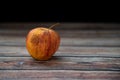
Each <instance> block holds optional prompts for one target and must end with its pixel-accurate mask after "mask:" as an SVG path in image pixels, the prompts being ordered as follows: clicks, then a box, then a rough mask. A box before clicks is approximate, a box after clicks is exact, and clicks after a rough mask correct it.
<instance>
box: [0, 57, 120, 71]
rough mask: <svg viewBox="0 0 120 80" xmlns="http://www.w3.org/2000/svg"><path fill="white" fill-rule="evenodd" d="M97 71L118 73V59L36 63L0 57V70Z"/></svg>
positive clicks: (63, 59)
mask: <svg viewBox="0 0 120 80" xmlns="http://www.w3.org/2000/svg"><path fill="white" fill-rule="evenodd" d="M15 69H16V70H21V69H22V70H85V71H86V70H88V71H91V70H98V71H120V58H99V57H52V58H51V59H50V60H48V61H36V60H34V59H33V58H31V57H0V70H15Z"/></svg>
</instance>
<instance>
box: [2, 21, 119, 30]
mask: <svg viewBox="0 0 120 80" xmlns="http://www.w3.org/2000/svg"><path fill="white" fill-rule="evenodd" d="M53 24H55V22H42V23H41V22H33V23H32V22H28V23H22V22H18V23H16V22H15V23H0V28H1V29H6V28H7V29H15V30H16V29H18V30H20V29H21V30H23V29H32V28H35V27H40V26H42V27H43V26H44V27H47V28H48V27H50V26H51V25H53ZM54 29H59V30H73V29H74V30H79V29H82V30H93V29H94V30H118V29H119V30H120V24H119V23H118V24H115V23H79V22H76V23H69V22H68V23H64V22H60V25H59V26H57V27H54Z"/></svg>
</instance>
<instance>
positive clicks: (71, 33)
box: [0, 29, 120, 38]
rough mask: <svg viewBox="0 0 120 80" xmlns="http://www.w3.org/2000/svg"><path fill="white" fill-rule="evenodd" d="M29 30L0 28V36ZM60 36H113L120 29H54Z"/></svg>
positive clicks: (119, 35) (119, 34)
mask: <svg viewBox="0 0 120 80" xmlns="http://www.w3.org/2000/svg"><path fill="white" fill-rule="evenodd" d="M29 31H30V30H9V29H5V30H0V36H13V37H17V36H19V37H21V36H23V37H25V36H26V35H27V33H28V32H29ZM56 32H58V33H59V35H60V36H61V37H69V38H76V37H81V38H88V37H89V38H96V37H101V38H111V37H113V38H115V37H120V30H56Z"/></svg>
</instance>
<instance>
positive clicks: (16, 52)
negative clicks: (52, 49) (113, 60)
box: [0, 46, 120, 57]
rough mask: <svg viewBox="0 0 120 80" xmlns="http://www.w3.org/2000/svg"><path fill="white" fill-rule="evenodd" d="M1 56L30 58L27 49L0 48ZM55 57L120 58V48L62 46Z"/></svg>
mask: <svg viewBox="0 0 120 80" xmlns="http://www.w3.org/2000/svg"><path fill="white" fill-rule="evenodd" d="M0 56H2V57H10V56H14V57H15V56H16V57H17V56H18V57H25V56H26V57H27V56H30V55H29V53H28V51H27V49H26V47H14V46H0ZM54 56H97V57H120V47H65V46H60V47H59V49H58V51H57V52H56V53H55V54H54Z"/></svg>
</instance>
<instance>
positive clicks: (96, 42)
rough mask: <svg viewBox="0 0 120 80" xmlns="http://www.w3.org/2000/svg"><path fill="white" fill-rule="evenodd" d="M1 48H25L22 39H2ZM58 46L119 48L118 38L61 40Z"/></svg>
mask: <svg viewBox="0 0 120 80" xmlns="http://www.w3.org/2000/svg"><path fill="white" fill-rule="evenodd" d="M0 39H1V40H0V45H1V46H25V38H23V37H19V38H17V37H2V38H0ZM60 46H79V47H82V46H83V47H84V46H86V47H87V46H89V47H90V46H91V47H97V46H98V47H102V46H103V47H120V38H61V43H60Z"/></svg>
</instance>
